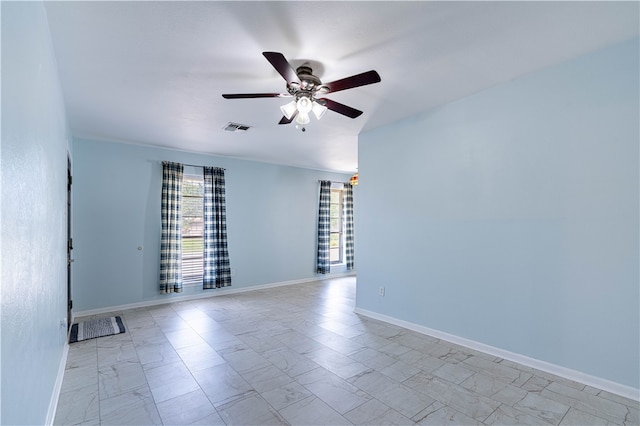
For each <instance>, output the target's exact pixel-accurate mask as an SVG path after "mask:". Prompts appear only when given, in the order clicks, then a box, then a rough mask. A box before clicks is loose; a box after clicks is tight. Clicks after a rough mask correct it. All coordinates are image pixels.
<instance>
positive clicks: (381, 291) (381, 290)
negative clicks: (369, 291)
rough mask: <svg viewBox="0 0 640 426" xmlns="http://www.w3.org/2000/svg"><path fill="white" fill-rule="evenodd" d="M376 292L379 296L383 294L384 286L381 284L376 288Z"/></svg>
mask: <svg viewBox="0 0 640 426" xmlns="http://www.w3.org/2000/svg"><path fill="white" fill-rule="evenodd" d="M378 294H379V295H380V296H384V287H383V286H380V288H379V289H378Z"/></svg>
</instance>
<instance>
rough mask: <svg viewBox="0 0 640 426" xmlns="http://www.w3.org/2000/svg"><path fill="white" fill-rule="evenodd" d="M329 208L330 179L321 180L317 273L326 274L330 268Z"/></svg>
mask: <svg viewBox="0 0 640 426" xmlns="http://www.w3.org/2000/svg"><path fill="white" fill-rule="evenodd" d="M330 209H331V181H328V180H322V181H320V201H319V203H318V250H317V261H316V264H317V268H316V272H317V273H318V274H328V273H329V272H330V270H331V263H330V261H329V239H330V234H331V232H330V231H331V226H330V225H331V223H330Z"/></svg>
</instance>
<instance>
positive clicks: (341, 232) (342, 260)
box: [329, 184, 346, 266]
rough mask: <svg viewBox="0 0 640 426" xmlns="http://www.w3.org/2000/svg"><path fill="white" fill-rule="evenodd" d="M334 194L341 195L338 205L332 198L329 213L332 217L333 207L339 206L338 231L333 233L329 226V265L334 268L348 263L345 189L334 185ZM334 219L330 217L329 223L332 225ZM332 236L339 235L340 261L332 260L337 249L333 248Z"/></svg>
mask: <svg viewBox="0 0 640 426" xmlns="http://www.w3.org/2000/svg"><path fill="white" fill-rule="evenodd" d="M334 193H337V194H339V195H338V202H337V203H333V202H332V201H333V200H332V199H333V197H331V198H330V201H329V203H330V204H329V205H330V207H329V212H330V215H331V211H332V209H331V205H336V204H337V205H338V228H339V230H338V231H333V230H332V227H331V226H329V259H330V260H329V264H330V265H332V266H338V265H344V264H345V263H346V259H345V247H344V242H345V241H344V230H345V229H344V226H345V223H344V188H342V187H335V186H334V185H333V184H332V186H331V195H333V194H334ZM332 219H334V218H332V217H331V216H329V223H331V220H332ZM332 234H338V260H331V252H332V250H334V249H335V248H332V247H331V235H332Z"/></svg>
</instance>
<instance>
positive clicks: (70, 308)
mask: <svg viewBox="0 0 640 426" xmlns="http://www.w3.org/2000/svg"><path fill="white" fill-rule="evenodd" d="M72 309H73V300H69V310H72Z"/></svg>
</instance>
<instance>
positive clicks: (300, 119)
mask: <svg viewBox="0 0 640 426" xmlns="http://www.w3.org/2000/svg"><path fill="white" fill-rule="evenodd" d="M309 121H311V120H310V119H309V114H308V113H306V112H302V111H298V115H297V116H296V123H298V124H303V125H304V124H309Z"/></svg>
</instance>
